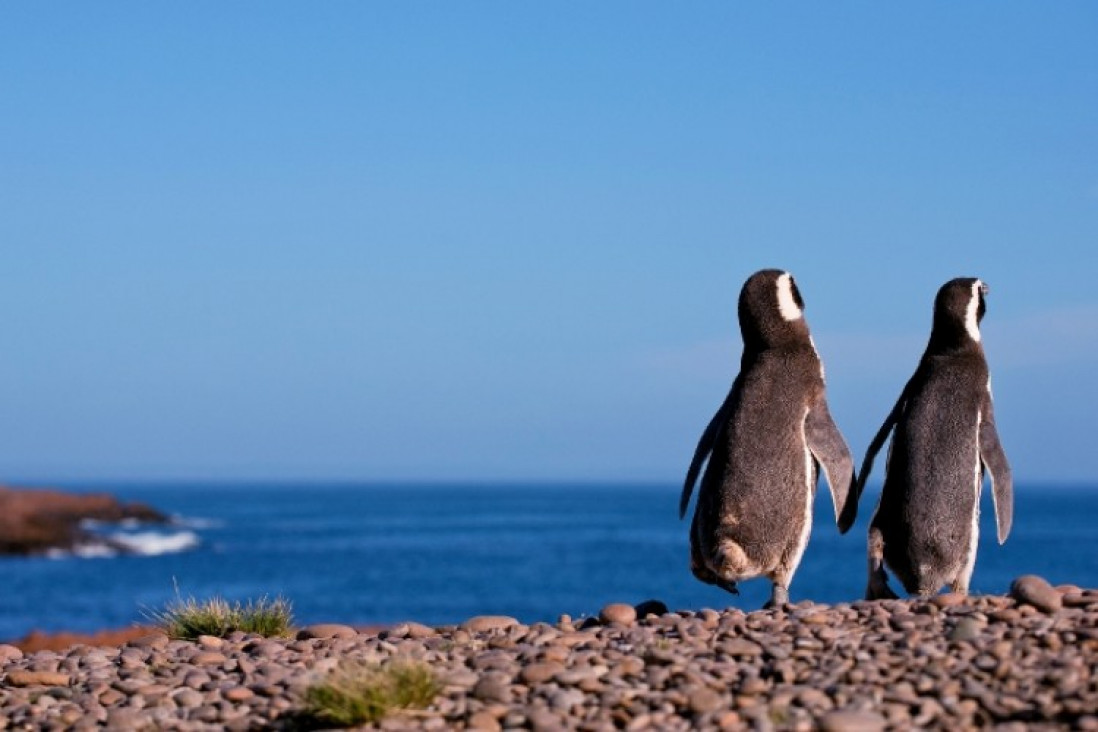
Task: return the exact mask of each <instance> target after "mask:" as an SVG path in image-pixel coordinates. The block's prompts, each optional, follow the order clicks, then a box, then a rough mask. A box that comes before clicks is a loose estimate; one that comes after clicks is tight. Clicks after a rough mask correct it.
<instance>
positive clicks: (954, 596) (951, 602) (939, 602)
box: [930, 592, 968, 608]
mask: <svg viewBox="0 0 1098 732" xmlns="http://www.w3.org/2000/svg"><path fill="white" fill-rule="evenodd" d="M967 599H968V596H967V595H962V594H961V593H960V592H946V593H944V594H941V595H935V596H934V597H932V598H930V602H931V604H932V605H935V606H936V607H939V608H946V607H957V606H958V605H963V604H964V602H965V600H967Z"/></svg>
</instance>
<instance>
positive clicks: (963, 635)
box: [946, 618, 984, 641]
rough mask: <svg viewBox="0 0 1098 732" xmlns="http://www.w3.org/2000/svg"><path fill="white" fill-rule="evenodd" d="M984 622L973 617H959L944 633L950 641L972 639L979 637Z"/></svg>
mask: <svg viewBox="0 0 1098 732" xmlns="http://www.w3.org/2000/svg"><path fill="white" fill-rule="evenodd" d="M983 627H984V624H983V623H981V622H979V621H977V620H974V619H973V618H961V619H960V620H958V621H957V624H956V625H954V626H953V629H952V630H950V631H949V633H948V634H946V637H947V638H948V639H949V640H951V641H972V640H976V639H977V638H979V637H980V631H981V630H982V629H983Z"/></svg>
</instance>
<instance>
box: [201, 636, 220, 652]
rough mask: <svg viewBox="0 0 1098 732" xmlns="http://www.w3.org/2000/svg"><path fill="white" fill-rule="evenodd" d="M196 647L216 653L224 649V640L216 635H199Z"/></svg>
mask: <svg viewBox="0 0 1098 732" xmlns="http://www.w3.org/2000/svg"><path fill="white" fill-rule="evenodd" d="M198 645H200V646H202V647H203V648H208V649H209V650H211V651H216V650H220V649H221V648H224V647H225V639H224V638H218V637H217V636H216V635H200V636H198Z"/></svg>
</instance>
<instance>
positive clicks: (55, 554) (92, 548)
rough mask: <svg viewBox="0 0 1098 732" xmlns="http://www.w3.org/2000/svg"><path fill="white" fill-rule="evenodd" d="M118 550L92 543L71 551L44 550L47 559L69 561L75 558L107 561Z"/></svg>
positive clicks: (115, 555) (116, 554) (78, 546)
mask: <svg viewBox="0 0 1098 732" xmlns="http://www.w3.org/2000/svg"><path fill="white" fill-rule="evenodd" d="M117 556H118V549H117V548H115V547H113V546H110V545H108V544H103V543H100V542H93V543H88V544H77V545H76V546H74V547H73V548H72V549H71V550H70V549H48V550H46V558H47V559H69V558H71V557H77V558H79V559H107V558H109V557H117Z"/></svg>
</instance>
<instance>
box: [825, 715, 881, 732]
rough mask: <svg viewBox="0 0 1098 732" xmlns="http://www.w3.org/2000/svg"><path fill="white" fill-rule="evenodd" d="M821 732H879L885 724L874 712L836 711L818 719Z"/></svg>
mask: <svg viewBox="0 0 1098 732" xmlns="http://www.w3.org/2000/svg"><path fill="white" fill-rule="evenodd" d="M819 721H820V730H821V731H822V732H881V730H883V729H884V728H885V725H886V724H887V722H886V721H885V718H884V717H882V716H881V715H879V714H877V713H876V712H856V711H838V712H828V713H827V714H825V715H823V716H822V717H820V720H819Z"/></svg>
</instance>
